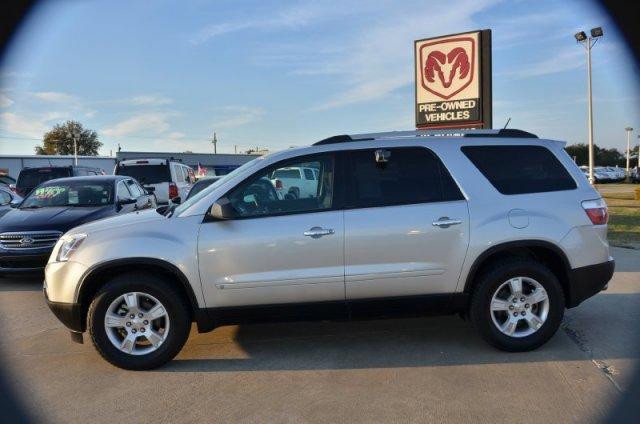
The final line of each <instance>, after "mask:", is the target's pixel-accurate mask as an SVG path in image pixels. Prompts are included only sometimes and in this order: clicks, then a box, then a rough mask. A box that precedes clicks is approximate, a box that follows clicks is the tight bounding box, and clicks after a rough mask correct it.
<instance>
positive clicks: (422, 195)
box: [44, 130, 614, 370]
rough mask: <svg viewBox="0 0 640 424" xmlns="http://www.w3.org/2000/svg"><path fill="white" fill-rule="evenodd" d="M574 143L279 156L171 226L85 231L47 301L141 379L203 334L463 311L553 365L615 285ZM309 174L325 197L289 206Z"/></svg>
mask: <svg viewBox="0 0 640 424" xmlns="http://www.w3.org/2000/svg"><path fill="white" fill-rule="evenodd" d="M563 145H564V144H563V143H562V142H558V141H551V140H541V139H538V138H537V137H536V136H534V135H532V134H529V133H526V132H524V131H519V130H500V131H494V130H469V131H456V132H452V133H443V132H432V131H408V132H392V133H381V134H361V135H351V136H346V135H344V136H335V137H331V138H329V139H326V140H322V141H319V142H317V143H315V144H314V145H312V146H310V147H304V148H298V149H289V150H285V151H281V152H277V153H273V154H270V155H267V156H262V157H260V158H257V159H255V160H253V161H252V162H249V163H247V164H245V165H244V166H242V167H240V168H238V169H237V170H235V171H234V172H232V173H231V174H229V175H226V176H225V177H223V178H221V179H220V180H219V181H217V182H215V183H214V184H212V185H211V186H210V187H208V188H207V189H205V190H203V191H202V192H200V193H198V194H197V195H195V196H194V197H192V198H190V199H189V200H188V201H186V202H185V203H183V204H182V205H180V206H178V207H175V206H172V207H170V208H168V209H167V210H166V212H165V213H164V214H160V213H158V212H157V211H153V210H151V211H146V212H144V211H143V212H138V213H134V214H127V215H124V216H119V217H114V218H109V219H105V220H102V221H98V222H93V223H90V224H86V225H83V226H80V227H77V228H75V229H73V230H71V231H69V232H68V233H66V234H65V235H64V236H63V237H62V238H61V239H60V241H59V242H58V244H57V245H56V247H55V249H54V250H53V253H52V255H51V258H50V260H49V263H48V265H47V268H46V281H45V286H44V292H45V296H46V298H47V302H48V304H49V306H50V308H51V310H52V311H53V312H54V313H55V315H56V316H57V317H58V318H59V319H60V320H61V321H62V322H63V323H64V324H65V325H66V326H67V327H68V328H69V329H70V330H71V331H72V338H73V339H74V340H76V341H80V342H81V341H82V333H83V332H85V331H88V333H89V335H90V337H91V339H92V341H93V344H94V345H95V347H96V348H97V350H98V352H99V353H100V354H101V355H102V356H103V357H104V358H105V359H106V360H107V361H109V362H111V363H112V364H114V365H116V366H118V367H122V368H127V369H136V370H140V369H149V368H153V367H157V366H160V365H162V364H164V363H166V362H167V361H169V360H171V359H172V358H173V357H174V356H175V355H176V354H177V353H178V352H179V351H180V349H181V348H182V346H183V345H184V343H185V341H186V340H187V337H188V335H189V330H190V328H191V323H192V322H193V321H195V322H196V323H197V327H198V330H199V331H200V332H204V331H210V330H212V329H214V328H215V327H217V326H221V325H226V324H245V323H253V322H256V323H257V322H267V321H273V320H276V321H281V320H312V319H332V318H339V319H341V318H344V317H348V318H365V317H376V316H378V317H379V316H407V315H409V316H411V315H422V314H429V313H460V314H462V315H463V316H465V317H468V318H469V320H470V321H471V323H472V324H473V326H474V327H475V328H476V329H477V330H478V331H479V333H480V334H481V335H482V337H483V338H484V339H485V340H486V341H487V342H489V343H490V344H492V345H494V346H496V347H497V348H499V349H503V350H507V351H526V350H530V349H535V348H537V347H538V346H540V345H542V344H543V343H545V342H546V341H547V340H549V338H550V337H552V336H553V334H554V333H555V332H556V330H557V329H558V326H559V324H560V322H561V320H562V317H563V314H564V310H565V308H571V307H575V306H577V305H578V304H580V303H581V302H582V301H583V300H585V299H587V298H588V297H590V296H593V295H594V294H596V293H598V292H599V291H600V290H602V289H603V288H606V284H607V282H608V281H609V280H610V278H611V276H612V274H613V269H614V262H613V259H612V258H611V256H609V245H608V243H607V206H606V204H605V203H604V201H603V200H602V199H601V197H600V196H599V194H598V193H597V192H596V191H595V190H594V189H593V188H592V187H591V186H590V185H589V184H588V182H587V181H586V179H585V178H584V177H583V176H582V173H581V171H580V169H579V168H578V167H577V166H576V165H575V164H574V163H573V161H572V160H571V158H570V157H569V156H568V155H567V154H566V153H565V152H564V150H563ZM292 167H298V168H311V169H314V170H317V175H318V178H317V179H316V187H315V189H314V190H313V193H314V194H313V195H311V196H307V197H302V196H301V197H295V196H285V197H282V196H278V195H277V192H276V188H275V186H274V184H273V182H272V178H271V176H273V174H274V172H277V171H278V170H279V169H283V168H286V169H291V168H292ZM165 209H166V208H165Z"/></svg>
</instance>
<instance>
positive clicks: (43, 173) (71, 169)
mask: <svg viewBox="0 0 640 424" xmlns="http://www.w3.org/2000/svg"><path fill="white" fill-rule="evenodd" d="M92 175H104V171H103V170H102V169H100V168H92V167H88V166H46V167H38V168H23V169H22V170H21V171H20V174H19V175H18V181H17V182H16V193H18V195H20V196H22V197H27V195H28V194H29V193H31V190H33V189H34V188H35V187H37V186H38V185H40V184H41V183H43V182H45V181H49V180H53V179H56V178H66V177H85V176H92Z"/></svg>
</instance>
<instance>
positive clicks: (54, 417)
mask: <svg viewBox="0 0 640 424" xmlns="http://www.w3.org/2000/svg"><path fill="white" fill-rule="evenodd" d="M612 250H613V255H614V257H615V258H616V261H617V268H616V273H615V275H614V278H613V281H612V282H611V283H610V285H609V289H608V290H607V291H605V292H602V293H600V294H598V295H597V296H595V297H594V298H592V299H589V300H587V301H586V302H584V303H583V304H582V305H580V306H579V307H578V308H575V309H571V310H569V311H567V314H566V317H565V320H564V323H563V326H562V328H561V329H560V330H559V331H558V333H557V334H556V336H555V337H554V338H553V339H552V340H551V341H550V342H549V343H548V344H546V345H545V346H543V347H542V348H540V349H538V350H536V351H534V352H527V353H505V352H500V351H497V350H495V349H493V348H492V347H490V346H488V345H487V344H485V343H484V342H483V341H482V340H481V339H480V338H479V337H478V335H476V334H475V332H474V331H473V330H472V329H471V326H470V325H469V323H468V322H465V321H463V320H461V319H460V318H458V317H457V316H445V317H430V318H418V319H397V320H378V321H360V322H319V323H287V324H265V325H251V326H229V327H222V328H218V329H216V330H215V331H213V332H211V333H207V334H197V332H195V331H192V334H191V337H190V338H189V341H188V342H187V345H186V346H185V348H184V349H183V351H182V352H181V353H180V355H179V356H178V357H177V358H176V359H175V360H174V361H173V362H171V363H170V364H168V365H167V366H165V367H163V368H161V369H158V370H154V371H148V372H131V371H123V370H120V369H117V368H115V367H113V366H111V365H109V364H108V363H107V362H105V361H104V360H102V359H101V357H100V356H99V355H98V354H97V353H96V352H95V350H94V349H93V347H92V346H91V344H89V343H87V341H86V337H85V342H86V343H85V344H84V345H80V344H76V343H73V342H72V341H71V339H70V337H69V334H68V332H67V331H66V330H65V329H64V328H63V326H62V325H61V324H60V323H59V322H58V321H57V320H56V319H55V317H54V316H53V315H52V313H51V312H50V311H49V310H48V308H47V306H46V305H45V303H44V300H43V296H42V291H41V287H42V284H41V282H40V281H37V280H35V281H34V280H25V279H23V280H19V279H0V326H1V327H0V328H2V337H0V351H2V357H1V358H0V359H1V360H0V367H2V371H3V373H4V377H5V381H6V382H8V383H9V385H10V387H11V388H12V390H13V394H14V396H15V397H16V398H18V400H19V401H20V402H21V404H22V406H23V407H24V408H25V409H26V410H27V412H28V414H30V416H31V417H32V418H33V419H35V420H36V421H42V422H98V423H99V422H110V423H113V422H152V421H153V422H197V421H199V422H256V423H265V422H290V423H299V422H314V423H315V422H332V423H333V422H350V423H358V422H367V423H371V422H474V423H475V422H487V423H496V422H498V423H500V422H567V423H568V422H576V423H578V422H579V423H590V422H599V421H601V420H602V419H604V418H605V417H607V416H608V414H609V413H610V412H611V410H612V408H614V407H615V405H616V404H617V402H619V401H620V400H621V399H622V398H623V396H625V395H628V393H629V387H630V385H631V380H632V377H633V375H634V373H635V370H636V368H637V367H638V365H639V358H640V331H638V324H640V251H638V250H629V249H619V248H614V249H612Z"/></svg>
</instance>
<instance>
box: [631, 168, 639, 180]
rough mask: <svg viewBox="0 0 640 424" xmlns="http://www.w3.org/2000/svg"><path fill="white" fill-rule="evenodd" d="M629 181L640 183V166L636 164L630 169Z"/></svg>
mask: <svg viewBox="0 0 640 424" xmlns="http://www.w3.org/2000/svg"><path fill="white" fill-rule="evenodd" d="M631 182H634V183H640V166H636V167H635V168H633V169H632V170H631Z"/></svg>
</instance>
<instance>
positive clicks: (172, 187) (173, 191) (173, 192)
mask: <svg viewBox="0 0 640 424" xmlns="http://www.w3.org/2000/svg"><path fill="white" fill-rule="evenodd" d="M174 197H178V186H177V185H176V184H175V183H169V199H173V198H174Z"/></svg>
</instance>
